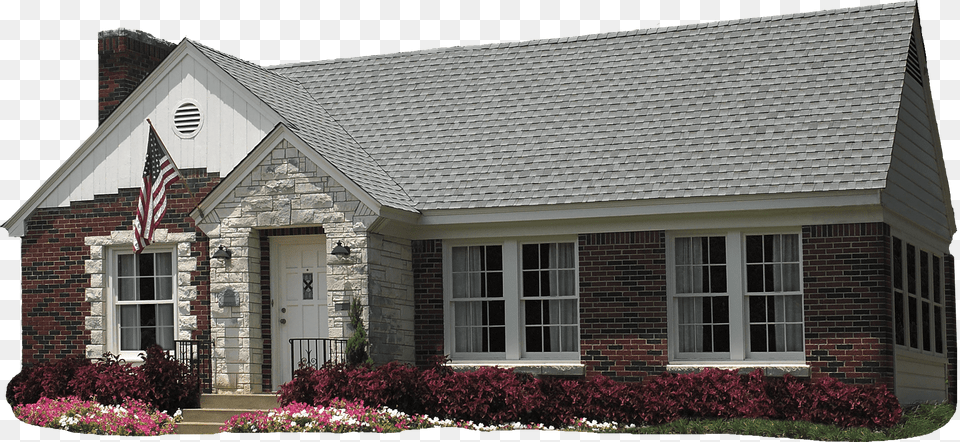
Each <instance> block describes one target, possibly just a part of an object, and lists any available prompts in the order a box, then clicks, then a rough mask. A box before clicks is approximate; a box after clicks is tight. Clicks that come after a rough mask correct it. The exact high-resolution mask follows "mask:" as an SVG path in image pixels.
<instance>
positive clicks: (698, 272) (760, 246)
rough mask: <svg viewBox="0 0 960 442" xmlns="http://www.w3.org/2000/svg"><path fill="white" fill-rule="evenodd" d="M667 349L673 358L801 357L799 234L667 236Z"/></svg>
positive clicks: (682, 359) (717, 359) (801, 296)
mask: <svg viewBox="0 0 960 442" xmlns="http://www.w3.org/2000/svg"><path fill="white" fill-rule="evenodd" d="M670 245H671V247H669V248H668V249H669V251H668V252H669V255H668V259H669V261H670V262H671V265H670V266H669V270H670V273H671V275H672V276H671V277H670V278H669V280H668V290H669V293H670V300H669V302H670V304H669V310H670V312H669V315H670V322H669V327H668V328H669V333H670V334H669V336H670V341H669V342H670V344H669V348H670V355H671V359H672V360H676V361H715V362H720V363H722V362H724V361H733V362H735V361H743V360H776V361H783V360H797V361H802V359H803V293H802V290H801V262H800V236H799V235H798V234H781V233H775V234H749V233H741V232H729V233H725V234H722V235H704V236H681V235H677V236H673V237H672V241H671V244H670Z"/></svg>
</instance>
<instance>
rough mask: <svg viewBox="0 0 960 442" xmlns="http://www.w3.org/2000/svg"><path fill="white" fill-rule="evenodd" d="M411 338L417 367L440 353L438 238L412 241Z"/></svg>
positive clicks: (440, 260)
mask: <svg viewBox="0 0 960 442" xmlns="http://www.w3.org/2000/svg"><path fill="white" fill-rule="evenodd" d="M413 292H414V319H413V321H414V324H416V328H415V330H414V335H413V340H414V347H415V354H416V364H417V365H418V366H421V367H423V366H428V365H430V364H431V363H432V362H433V361H434V359H435V358H437V357H441V356H443V354H444V352H443V247H442V242H441V241H440V240H439V239H437V240H418V241H413Z"/></svg>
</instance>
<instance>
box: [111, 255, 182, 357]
mask: <svg viewBox="0 0 960 442" xmlns="http://www.w3.org/2000/svg"><path fill="white" fill-rule="evenodd" d="M114 262H115V265H116V267H115V272H116V273H115V274H116V279H115V281H116V282H115V285H114V287H115V299H114V307H115V311H114V330H115V332H116V336H117V338H116V341H117V346H118V347H119V348H118V350H119V351H120V352H121V353H124V352H128V353H134V354H136V353H139V352H142V351H143V350H146V349H147V348H148V347H150V346H151V345H154V344H157V345H160V346H161V347H163V349H165V350H172V349H173V340H174V336H175V335H176V333H175V332H176V330H175V324H176V318H175V314H176V311H175V310H176V309H175V302H174V301H175V296H174V291H175V290H176V276H175V273H174V268H173V253H170V252H164V253H141V254H139V255H135V254H132V253H130V254H117V255H116V260H115V261H114Z"/></svg>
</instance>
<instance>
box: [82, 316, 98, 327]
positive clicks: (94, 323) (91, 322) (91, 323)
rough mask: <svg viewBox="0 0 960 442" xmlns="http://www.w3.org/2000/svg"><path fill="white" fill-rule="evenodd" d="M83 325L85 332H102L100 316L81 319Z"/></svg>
mask: <svg viewBox="0 0 960 442" xmlns="http://www.w3.org/2000/svg"><path fill="white" fill-rule="evenodd" d="M83 324H84V326H86V328H87V330H103V317H102V316H87V317H86V318H83Z"/></svg>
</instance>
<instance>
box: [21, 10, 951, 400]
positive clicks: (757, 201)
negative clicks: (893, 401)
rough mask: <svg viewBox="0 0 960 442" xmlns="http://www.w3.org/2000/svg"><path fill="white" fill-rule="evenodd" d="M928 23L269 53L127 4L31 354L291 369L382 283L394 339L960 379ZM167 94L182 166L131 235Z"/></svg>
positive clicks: (459, 356) (554, 371)
mask: <svg viewBox="0 0 960 442" xmlns="http://www.w3.org/2000/svg"><path fill="white" fill-rule="evenodd" d="M919 23H920V21H919V17H918V11H917V7H916V5H915V4H914V3H898V4H890V5H878V6H869V7H861V8H853V9H843V10H834V11H823V12H818V13H809V14H796V15H788V16H782V17H767V18H762V19H747V20H736V21H729V22H722V23H710V24H702V25H689V26H680V27H673V28H664V29H650V30H639V31H632V32H620V33H612V34H601V35H590V36H583V37H575V38H565V39H556V40H541V41H531V42H521V43H507V44H496V45H484V46H474V47H456V48H446V49H437V50H427V51H417V52H407V53H399V54H389V55H380V56H371V57H362V58H351V59H338V60H329V61H319V62H311V63H298V64H292V65H283V66H275V67H261V66H257V65H255V64H252V63H249V62H246V61H243V60H240V59H237V58H235V57H232V56H230V55H227V54H224V53H221V52H219V51H216V50H214V49H211V48H209V47H207V46H204V45H203V44H201V43H199V42H196V41H192V40H189V39H184V40H183V41H181V42H180V43H179V44H176V45H174V44H171V43H167V42H164V41H160V40H157V39H155V38H152V37H150V36H149V35H148V34H145V33H141V32H135V31H115V32H105V33H102V34H101V38H100V46H99V50H100V69H101V71H100V85H101V90H100V99H101V107H100V118H101V124H100V126H99V127H98V128H97V130H96V131H95V132H94V133H93V134H92V135H91V136H90V138H88V139H87V140H86V141H85V142H84V143H83V145H81V146H80V148H79V149H78V150H77V151H76V152H75V153H74V154H73V155H72V156H71V157H70V158H69V159H68V160H67V161H66V162H65V163H64V164H63V165H62V167H61V168H60V169H59V170H57V172H56V173H55V174H54V175H53V176H52V177H51V178H50V179H49V180H48V181H47V182H46V183H44V185H43V186H42V187H41V188H40V189H39V190H38V191H37V193H36V194H35V195H34V196H33V197H32V198H31V199H30V200H28V201H27V202H26V203H25V204H24V205H23V206H22V207H21V208H20V209H19V210H18V211H17V212H16V213H15V214H14V215H13V216H12V217H11V218H10V219H9V220H7V221H6V222H5V223H4V224H3V227H4V228H6V229H7V230H8V232H10V234H11V235H12V236H17V237H20V238H21V241H22V242H21V244H22V257H23V258H22V268H23V274H22V278H23V281H22V285H23V295H22V296H23V300H22V305H23V312H22V327H23V363H24V364H34V363H37V362H40V361H43V360H48V359H55V358H59V357H64V356H67V355H74V354H83V355H86V356H88V357H98V356H100V355H101V354H102V353H103V352H111V353H115V354H120V355H122V356H123V357H124V358H126V359H127V360H135V359H136V358H137V354H138V353H139V352H140V351H141V350H142V349H143V348H144V347H145V346H146V345H149V344H152V343H159V344H161V345H163V346H165V347H166V348H168V349H172V348H173V346H174V341H175V340H189V339H193V340H199V341H210V342H213V350H212V357H211V359H212V361H211V364H212V367H213V374H214V379H213V388H214V389H215V390H216V392H218V393H230V392H260V391H270V390H275V389H276V388H277V386H278V385H279V384H281V383H282V382H284V381H285V380H288V379H289V378H290V372H291V369H292V366H293V365H294V364H296V363H297V362H298V361H299V360H300V359H301V358H302V357H304V355H303V354H301V353H300V351H299V350H295V349H294V346H293V345H291V344H290V342H291V339H296V338H340V337H346V336H349V335H350V334H351V333H352V330H351V328H350V326H349V321H348V319H347V313H348V306H349V303H350V301H351V300H353V299H360V300H361V302H362V303H363V304H364V306H365V307H366V308H365V310H364V320H365V324H366V327H367V329H368V334H369V337H370V341H371V353H372V356H373V358H374V360H375V361H377V362H386V361H391V360H397V361H402V362H409V363H415V364H420V365H425V364H428V363H429V362H430V361H431V360H432V359H433V358H436V357H439V356H444V355H447V356H449V357H450V359H451V361H452V362H451V363H452V364H453V365H455V366H457V367H462V368H469V367H474V366H481V365H500V366H512V367H517V369H518V370H523V371H528V372H532V373H536V374H543V375H566V376H593V375H597V374H603V375H607V376H611V377H613V378H616V379H620V380H626V381H639V380H642V379H644V378H646V377H648V376H652V375H656V374H659V373H662V372H664V371H678V372H679V371H689V370H696V369H698V368H701V367H706V366H711V367H723V368H740V369H752V368H762V369H764V370H765V372H766V373H767V374H768V375H773V376H776V375H782V374H783V373H791V374H793V375H796V376H801V377H809V378H817V377H821V376H834V377H837V378H840V379H843V380H845V381H848V382H852V383H882V384H886V385H889V386H890V387H891V388H893V389H895V392H896V394H897V395H898V397H899V398H900V400H901V402H904V403H910V402H915V401H919V400H950V401H953V402H955V401H956V379H957V376H956V354H957V348H956V342H957V336H956V304H955V301H956V296H955V283H954V281H955V273H954V272H955V270H954V259H953V256H951V255H950V253H949V244H950V240H951V237H952V235H953V234H954V232H955V231H956V223H955V220H954V215H953V209H952V206H951V202H950V195H949V189H948V186H947V177H946V173H945V170H944V162H943V154H942V152H941V146H940V142H939V135H938V129H937V122H936V119H935V114H934V111H933V103H932V99H931V96H930V89H929V78H928V76H927V70H926V59H925V52H924V44H923V38H922V35H921V30H920V25H919ZM147 119H149V120H150V121H151V122H152V123H153V125H154V126H155V128H156V130H157V133H158V134H159V136H160V138H161V139H162V140H163V142H164V144H165V145H166V147H167V148H168V149H169V152H170V154H171V157H172V158H173V159H174V161H175V162H176V163H177V165H178V166H179V169H180V172H181V175H182V179H181V180H180V181H179V182H178V183H176V184H174V185H173V187H172V188H171V189H170V191H169V192H168V196H167V198H168V199H167V212H166V216H165V217H164V218H163V220H162V222H161V224H160V226H159V230H158V232H157V235H156V237H155V238H154V243H153V244H151V245H150V246H149V247H148V248H147V249H146V250H145V251H144V252H143V253H141V254H139V255H136V254H134V253H133V250H132V247H131V244H132V242H133V233H132V231H131V228H132V224H133V218H134V216H135V212H136V208H135V205H136V201H137V194H138V190H139V189H138V188H139V185H140V179H141V178H140V177H141V173H142V167H143V163H144V159H145V153H146V146H147V139H148V127H149V125H148V123H147V122H146V120H147ZM338 247H343V248H340V249H337V252H338V254H337V255H333V254H332V252H333V251H334V249H335V248H338ZM347 248H348V249H349V252H348V253H340V252H341V251H343V252H347ZM313 351H314V353H312V356H311V357H312V358H316V357H317V353H316V352H317V351H319V350H317V349H314V350H313ZM294 353H296V354H294ZM320 359H323V357H322V356H321V357H320Z"/></svg>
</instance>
